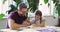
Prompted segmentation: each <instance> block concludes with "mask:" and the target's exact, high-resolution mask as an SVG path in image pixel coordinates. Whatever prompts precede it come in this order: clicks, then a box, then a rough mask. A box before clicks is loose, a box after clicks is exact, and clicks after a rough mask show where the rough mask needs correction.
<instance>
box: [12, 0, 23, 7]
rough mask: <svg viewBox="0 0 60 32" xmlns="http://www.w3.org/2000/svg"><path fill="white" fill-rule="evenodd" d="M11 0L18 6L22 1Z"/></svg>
mask: <svg viewBox="0 0 60 32" xmlns="http://www.w3.org/2000/svg"><path fill="white" fill-rule="evenodd" d="M13 1H15V2H16V5H17V7H18V4H19V3H21V2H22V0H13Z"/></svg>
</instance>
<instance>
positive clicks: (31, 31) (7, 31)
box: [0, 26, 60, 32]
mask: <svg viewBox="0 0 60 32" xmlns="http://www.w3.org/2000/svg"><path fill="white" fill-rule="evenodd" d="M46 28H53V29H55V30H57V31H60V27H55V26H46V27H32V28H26V27H24V28H20V29H22V30H21V31H20V30H10V29H0V31H4V32H36V31H37V30H42V29H46Z"/></svg>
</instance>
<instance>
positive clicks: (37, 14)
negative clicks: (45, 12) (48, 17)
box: [35, 10, 42, 20]
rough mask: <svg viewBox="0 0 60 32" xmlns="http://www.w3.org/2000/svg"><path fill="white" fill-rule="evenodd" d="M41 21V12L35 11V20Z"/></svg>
mask: <svg viewBox="0 0 60 32" xmlns="http://www.w3.org/2000/svg"><path fill="white" fill-rule="evenodd" d="M41 19H42V12H41V11H39V10H37V11H36V13H35V20H41Z"/></svg>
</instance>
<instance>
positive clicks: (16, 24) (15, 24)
mask: <svg viewBox="0 0 60 32" xmlns="http://www.w3.org/2000/svg"><path fill="white" fill-rule="evenodd" d="M26 12H27V6H26V5H25V3H21V4H19V7H18V10H17V11H14V12H12V13H11V14H10V16H9V17H8V27H9V28H10V29H18V28H20V27H25V26H28V25H30V23H29V22H28V20H27V16H26Z"/></svg>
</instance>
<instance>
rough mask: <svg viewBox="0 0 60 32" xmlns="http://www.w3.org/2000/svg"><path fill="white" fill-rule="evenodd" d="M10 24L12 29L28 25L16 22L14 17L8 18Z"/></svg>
mask: <svg viewBox="0 0 60 32" xmlns="http://www.w3.org/2000/svg"><path fill="white" fill-rule="evenodd" d="M8 24H9V27H10V29H18V28H20V27H24V26H26V25H23V24H17V23H15V21H14V20H13V19H9V20H8Z"/></svg>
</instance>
